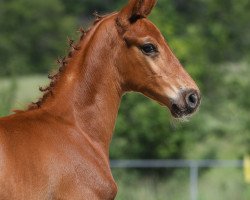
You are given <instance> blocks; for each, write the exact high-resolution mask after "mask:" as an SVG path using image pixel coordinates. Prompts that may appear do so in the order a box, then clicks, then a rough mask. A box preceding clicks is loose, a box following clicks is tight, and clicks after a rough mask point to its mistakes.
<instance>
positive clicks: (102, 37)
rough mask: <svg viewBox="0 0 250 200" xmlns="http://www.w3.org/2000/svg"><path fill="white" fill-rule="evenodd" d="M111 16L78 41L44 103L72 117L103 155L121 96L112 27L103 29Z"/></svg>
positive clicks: (69, 117)
mask: <svg viewBox="0 0 250 200" xmlns="http://www.w3.org/2000/svg"><path fill="white" fill-rule="evenodd" d="M111 17H112V16H111ZM111 17H108V18H105V19H103V20H102V21H101V22H99V24H97V25H96V26H95V27H94V28H93V29H92V30H91V31H90V32H89V33H88V34H87V36H86V38H85V39H84V41H82V42H81V43H80V46H81V50H79V51H78V52H75V54H74V55H73V58H72V59H71V60H70V62H69V63H68V66H67V67H66V69H65V71H64V73H63V74H62V76H61V77H60V80H59V81H58V83H57V85H56V86H55V88H54V92H53V93H54V95H53V96H52V97H51V99H50V100H48V101H47V102H46V104H45V105H44V106H45V109H48V110H49V111H50V112H51V113H53V114H58V115H60V116H61V117H65V118H67V120H70V121H72V120H73V123H75V124H76V125H77V126H78V127H79V128H80V130H81V132H82V133H83V134H86V136H87V137H88V138H89V139H90V140H91V141H92V142H94V143H95V144H97V145H99V146H98V148H101V149H102V150H103V151H104V152H105V154H106V155H107V156H108V152H109V144H110V141H111V138H112V132H113V129H114V125H115V120H116V117H117V113H118V108H119V104H120V100H121V96H122V90H121V88H120V83H119V75H118V72H117V70H116V69H115V66H114V63H113V62H114V59H113V57H114V56H115V55H114V54H115V53H116V52H115V50H114V49H112V48H115V44H114V40H116V38H115V37H116V36H114V37H110V34H114V33H115V32H114V31H115V30H112V29H111V30H107V29H106V26H109V27H114V25H113V24H112V25H111V24H108V25H106V24H107V23H113V21H114V20H109V18H111ZM108 20H109V21H108ZM104 21H106V22H105V25H106V26H105V25H104V24H103V23H104ZM114 29H115V27H114ZM108 35H109V36H108Z"/></svg>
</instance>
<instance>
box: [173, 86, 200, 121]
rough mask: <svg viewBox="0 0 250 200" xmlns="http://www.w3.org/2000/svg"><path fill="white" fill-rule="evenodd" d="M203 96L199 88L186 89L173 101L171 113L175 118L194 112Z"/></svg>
mask: <svg viewBox="0 0 250 200" xmlns="http://www.w3.org/2000/svg"><path fill="white" fill-rule="evenodd" d="M200 101H201V97H200V93H199V92H198V91H197V90H185V91H183V92H181V94H180V95H179V98H178V99H176V100H175V101H173V102H172V107H171V113H172V115H173V116H174V117H175V118H181V117H184V116H188V115H191V114H193V113H194V112H195V111H196V110H197V108H198V107H199V105H200Z"/></svg>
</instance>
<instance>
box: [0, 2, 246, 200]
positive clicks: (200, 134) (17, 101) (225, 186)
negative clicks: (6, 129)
mask: <svg viewBox="0 0 250 200" xmlns="http://www.w3.org/2000/svg"><path fill="white" fill-rule="evenodd" d="M126 2H127V0H72V1H68V0H0V116H4V115H7V114H9V113H10V111H11V109H24V108H25V107H26V105H27V104H28V103H29V102H31V101H34V100H35V99H36V98H38V97H39V96H40V95H41V94H40V93H39V91H38V87H39V86H42V85H45V84H46V83H47V82H48V80H47V78H46V77H47V75H46V74H48V73H49V71H51V70H55V69H57V65H56V62H55V60H56V58H57V57H58V56H60V55H65V54H66V49H67V39H66V38H67V36H70V37H72V38H78V37H79V35H78V34H77V33H76V31H77V29H78V28H79V27H80V26H83V27H88V26H89V24H90V23H91V21H92V20H93V18H94V17H92V15H91V14H92V13H93V12H94V11H99V13H101V14H102V13H107V12H111V11H114V10H119V9H120V8H121V7H122V5H124V4H125V3H126ZM150 19H151V20H152V21H153V22H154V23H155V24H156V25H157V26H158V27H159V28H160V30H161V31H162V33H163V34H164V36H165V37H166V38H167V41H168V43H169V45H170V46H171V48H172V49H173V51H174V52H175V54H176V56H177V57H178V58H179V59H180V61H181V62H182V64H183V65H184V66H185V68H186V70H187V71H188V72H189V73H190V74H191V75H192V77H193V78H194V79H195V80H196V82H197V83H198V85H199V87H200V88H201V91H202V96H203V101H202V106H201V108H200V111H199V113H198V114H196V115H195V116H194V117H193V118H192V119H191V120H189V122H183V123H179V122H176V121H175V120H173V119H172V118H171V116H170V114H169V111H167V110H166V109H164V108H162V107H160V106H159V105H158V104H156V103H154V102H152V101H150V100H148V99H146V98H145V97H143V96H142V95H138V94H128V95H126V96H124V98H123V101H122V105H121V108H120V112H119V117H118V121H117V126H116V130H115V135H114V139H113V143H112V145H111V150H110V156H111V158H112V159H240V160H241V159H243V157H244V155H247V154H249V153H250V117H249V116H250V115H249V111H250V92H249V89H250V68H249V63H250V23H249V20H250V1H249V0H189V1H186V0H158V4H157V6H156V8H155V9H154V11H153V13H152V15H151V16H150ZM114 176H115V178H116V179H117V181H118V183H119V187H120V191H119V194H118V197H117V199H120V200H122V199H126V200H127V199H131V200H133V199H143V200H148V199H154V200H156V199H159V200H161V199H164V198H165V199H173V200H178V199H180V200H184V199H188V197H187V196H188V176H189V175H188V171H185V170H167V171H165V172H163V171H158V172H157V173H155V172H154V171H149V170H146V171H143V170H140V171H138V170H114ZM199 188H200V189H199V199H202V200H206V199H209V200H210V199H213V200H217V199H218V200H222V199H227V200H235V199H239V200H241V199H242V200H244V199H250V186H249V185H247V184H245V183H244V178H243V173H242V170H239V169H232V170H228V169H227V170H216V169H207V170H203V171H202V173H201V174H200V183H199ZM167 197H168V198H167Z"/></svg>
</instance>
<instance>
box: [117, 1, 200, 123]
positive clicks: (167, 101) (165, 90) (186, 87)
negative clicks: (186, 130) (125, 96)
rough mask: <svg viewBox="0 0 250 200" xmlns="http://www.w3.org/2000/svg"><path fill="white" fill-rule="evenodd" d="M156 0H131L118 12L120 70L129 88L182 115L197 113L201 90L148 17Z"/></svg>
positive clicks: (174, 113)
mask: <svg viewBox="0 0 250 200" xmlns="http://www.w3.org/2000/svg"><path fill="white" fill-rule="evenodd" d="M155 3H156V0H130V1H129V3H128V5H127V6H125V7H124V8H123V9H122V10H121V11H120V12H119V13H118V15H117V18H116V26H117V31H118V34H119V38H120V42H119V43H120V47H119V48H120V50H119V52H120V57H119V60H118V63H119V65H118V66H119V67H118V70H119V73H120V75H121V77H122V79H123V88H124V90H126V91H131V90H132V91H137V92H141V93H143V94H144V95H146V96H148V97H150V98H152V99H154V100H156V101H158V102H159V103H161V104H163V105H166V106H167V107H168V108H169V109H170V111H171V113H172V115H173V116H174V117H176V118H181V117H184V116H186V115H190V114H192V113H193V112H195V111H196V110H197V108H198V106H199V104H200V92H199V89H198V87H197V85H196V84H195V82H194V81H193V80H192V78H191V77H190V76H189V75H188V74H187V72H186V71H185V70H184V69H183V67H182V65H181V64H180V62H179V61H178V59H177V58H176V57H175V55H174V54H173V53H172V51H171V49H170V48H169V46H168V44H167V43H166V41H165V39H164V37H163V36H162V34H161V33H160V31H159V30H158V29H157V27H156V26H155V25H154V24H152V23H151V22H150V21H149V20H148V19H147V16H148V15H149V14H150V12H151V10H152V8H153V7H154V5H155Z"/></svg>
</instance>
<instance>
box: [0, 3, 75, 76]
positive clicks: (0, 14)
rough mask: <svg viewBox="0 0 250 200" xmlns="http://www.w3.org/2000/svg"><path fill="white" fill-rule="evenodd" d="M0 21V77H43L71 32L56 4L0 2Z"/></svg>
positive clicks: (71, 23) (69, 20) (70, 21)
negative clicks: (24, 75)
mask: <svg viewBox="0 0 250 200" xmlns="http://www.w3.org/2000/svg"><path fill="white" fill-rule="evenodd" d="M0 19H1V20H0V27H1V29H0V60H1V65H0V75H6V74H7V75H9V74H10V73H12V71H15V72H16V73H18V74H20V73H21V74H25V73H30V72H32V73H34V72H35V73H38V72H39V73H40V72H43V73H47V72H48V70H49V69H51V65H52V63H53V60H55V58H56V57H57V56H58V55H60V53H63V49H64V48H65V45H64V44H65V43H66V42H63V41H66V36H67V35H69V33H70V32H71V31H72V30H74V28H75V27H74V19H73V18H72V17H70V16H67V15H65V14H64V7H63V5H62V4H61V3H60V1H59V0H53V1H51V0H36V1H33V0H10V1H1V2H0Z"/></svg>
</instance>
